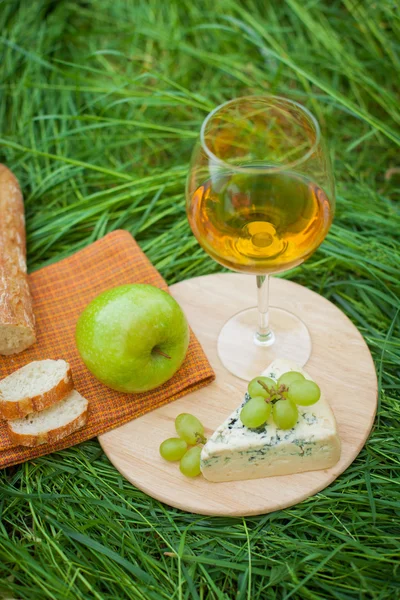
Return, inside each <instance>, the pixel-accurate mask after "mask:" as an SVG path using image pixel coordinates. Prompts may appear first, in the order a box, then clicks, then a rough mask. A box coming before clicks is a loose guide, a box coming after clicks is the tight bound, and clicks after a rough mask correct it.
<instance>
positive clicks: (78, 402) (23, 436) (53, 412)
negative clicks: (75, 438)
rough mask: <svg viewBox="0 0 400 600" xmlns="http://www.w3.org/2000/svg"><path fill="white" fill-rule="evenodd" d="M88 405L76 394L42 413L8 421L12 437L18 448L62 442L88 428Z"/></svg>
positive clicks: (73, 393) (72, 393)
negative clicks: (72, 434)
mask: <svg viewBox="0 0 400 600" xmlns="http://www.w3.org/2000/svg"><path fill="white" fill-rule="evenodd" d="M88 405H89V403H88V401H87V400H86V398H84V397H83V396H81V395H80V393H79V392H77V391H76V390H72V392H71V393H70V394H69V395H68V396H66V397H65V398H64V399H63V400H60V402H57V404H53V406H50V407H49V408H46V409H45V410H42V411H41V412H37V413H32V414H30V415H27V416H26V417H24V418H23V419H16V420H14V421H7V428H8V434H9V436H10V439H11V441H12V442H13V443H14V444H15V445H16V446H20V445H21V446H29V447H35V446H40V445H41V444H46V443H47V444H51V443H54V442H58V441H60V440H62V439H63V438H65V437H67V436H68V435H71V433H73V432H74V431H77V430H78V429H80V428H81V427H83V426H84V425H85V423H86V421H87V412H88Z"/></svg>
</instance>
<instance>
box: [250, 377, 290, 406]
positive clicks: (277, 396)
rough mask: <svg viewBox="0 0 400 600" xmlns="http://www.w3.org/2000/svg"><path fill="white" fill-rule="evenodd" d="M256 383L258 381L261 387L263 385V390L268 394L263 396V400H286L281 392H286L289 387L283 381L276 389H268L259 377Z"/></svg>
mask: <svg viewBox="0 0 400 600" xmlns="http://www.w3.org/2000/svg"><path fill="white" fill-rule="evenodd" d="M257 383H259V384H260V385H261V387H263V388H264V390H265V391H266V392H268V394H269V397H268V398H265V402H272V400H287V398H285V396H284V395H283V393H284V392H288V391H289V388H288V387H287V386H286V385H284V384H283V383H282V385H280V386H279V388H278V390H276V391H275V390H273V389H272V388H271V389H270V388H269V387H268V386H267V385H266V384H265V383H264V382H263V381H261V379H257ZM274 392H275V393H274Z"/></svg>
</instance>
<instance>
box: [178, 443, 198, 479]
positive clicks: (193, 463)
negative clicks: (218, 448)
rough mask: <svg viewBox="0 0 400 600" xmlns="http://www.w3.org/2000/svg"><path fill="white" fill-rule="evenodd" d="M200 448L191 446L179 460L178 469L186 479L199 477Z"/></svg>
mask: <svg viewBox="0 0 400 600" xmlns="http://www.w3.org/2000/svg"><path fill="white" fill-rule="evenodd" d="M200 454H201V446H193V448H190V449H189V450H188V451H187V452H186V453H185V454H184V455H183V456H182V458H181V462H180V463H179V469H180V472H181V473H182V475H185V476H186V477H197V475H200V473H201V469H200Z"/></svg>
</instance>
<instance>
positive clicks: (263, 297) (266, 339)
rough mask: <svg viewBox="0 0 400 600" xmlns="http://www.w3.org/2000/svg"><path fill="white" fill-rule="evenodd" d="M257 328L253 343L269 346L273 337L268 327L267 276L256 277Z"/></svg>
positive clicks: (272, 341) (273, 339)
mask: <svg viewBox="0 0 400 600" xmlns="http://www.w3.org/2000/svg"><path fill="white" fill-rule="evenodd" d="M257 299H258V328H257V332H256V333H255V335H254V341H255V343H256V344H257V345H258V346H271V344H273V343H274V341H275V336H274V334H273V332H272V331H271V329H270V326H269V310H268V309H269V276H268V275H257Z"/></svg>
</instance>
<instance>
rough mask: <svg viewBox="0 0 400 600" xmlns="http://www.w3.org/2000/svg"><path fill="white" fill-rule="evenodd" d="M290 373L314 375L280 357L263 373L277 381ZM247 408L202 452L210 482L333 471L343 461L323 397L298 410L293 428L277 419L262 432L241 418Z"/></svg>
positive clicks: (224, 427) (330, 414)
mask: <svg viewBox="0 0 400 600" xmlns="http://www.w3.org/2000/svg"><path fill="white" fill-rule="evenodd" d="M288 371H298V372H300V373H302V374H303V375H304V377H305V378H306V379H310V380H311V377H310V376H309V375H308V374H307V373H306V372H305V371H304V370H303V369H301V368H300V367H298V366H297V365H296V364H295V363H293V362H291V361H287V360H282V359H278V360H275V361H274V362H273V363H271V365H270V366H269V367H268V368H267V369H266V370H265V371H264V372H263V375H266V376H267V377H270V378H271V379H274V380H275V381H277V379H278V378H279V377H280V376H281V375H282V374H283V373H286V372H288ZM248 400H249V396H248V394H245V398H244V400H243V402H242V404H241V405H240V406H239V407H238V408H237V409H236V410H235V411H234V412H233V413H232V414H231V415H230V416H229V417H228V419H227V420H226V421H225V422H224V423H223V424H222V425H220V427H218V429H217V430H216V431H215V432H214V434H213V435H212V436H211V438H210V439H209V440H208V442H207V443H206V444H205V446H204V447H203V450H202V452H201V470H202V473H203V475H204V477H205V478H206V479H207V480H208V481H214V482H222V481H239V480H244V479H258V478H261V477H271V476H276V475H289V474H291V473H301V472H303V471H315V470H320V469H328V468H329V467H332V466H333V465H335V464H336V463H337V462H338V460H339V458H340V438H339V436H338V433H337V428H336V421H335V417H334V415H333V413H332V410H331V408H330V406H329V404H328V402H327V400H326V399H325V398H324V395H323V394H321V398H320V399H319V401H318V402H317V403H316V404H313V405H312V406H298V409H299V419H298V421H297V423H296V425H295V426H294V427H293V428H292V429H289V430H285V429H279V428H278V427H277V426H276V425H275V423H274V421H273V418H272V416H271V417H270V418H269V419H268V421H267V423H266V424H265V425H263V426H262V427H259V428H257V429H249V428H247V427H245V426H244V425H243V423H242V422H241V420H240V412H241V409H242V407H243V405H244V404H245V403H246V402H247V401H248Z"/></svg>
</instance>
